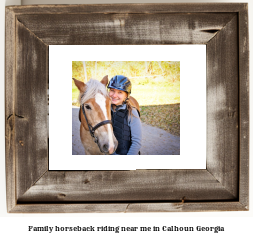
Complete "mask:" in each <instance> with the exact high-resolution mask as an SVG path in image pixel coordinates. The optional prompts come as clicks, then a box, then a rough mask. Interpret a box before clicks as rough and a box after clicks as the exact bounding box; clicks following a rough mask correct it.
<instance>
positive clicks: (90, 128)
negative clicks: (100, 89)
mask: <svg viewBox="0 0 253 238" xmlns="http://www.w3.org/2000/svg"><path fill="white" fill-rule="evenodd" d="M81 108H82V112H83V115H84V117H85V120H86V122H87V125H88V128H89V131H90V135H91V137H92V138H93V140H94V142H95V143H96V144H97V143H98V138H97V137H96V136H95V134H94V133H95V130H96V129H98V128H99V127H100V126H103V125H106V124H111V125H112V121H111V120H105V121H101V122H99V123H98V124H97V125H95V126H94V127H93V126H92V125H91V124H90V123H89V122H88V119H87V116H86V113H85V110H84V104H82V106H81ZM80 121H81V119H80Z"/></svg>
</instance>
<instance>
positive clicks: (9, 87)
mask: <svg viewBox="0 0 253 238" xmlns="http://www.w3.org/2000/svg"><path fill="white" fill-rule="evenodd" d="M247 17H248V16H247V4H233V3H231V4H223V3H222V4H216V3H215V4H213V3H211V4H145V5H143V4H126V5H125V4H124V5H121V4H118V5H57V6H53V5H48V6H20V7H7V8H6V19H7V20H6V22H7V23H6V52H7V54H6V171H7V174H6V178H7V202H8V208H7V209H8V211H9V212H22V213H24V212H27V213H34V212H35V213H44V212H162V211H163V212H168V211H173V212H182V211H226V210H228V211H230V210H231V211H232V210H233V211H237V210H248V209H249V208H248V203H249V200H248V194H249V191H248V183H249V180H248V176H249V174H248V172H249V171H248V165H249V132H248V131H249V105H248V100H249V92H248V90H249V86H248V82H249V61H248V54H249V52H248V51H249V48H248V26H247V23H248V18H247ZM182 43H183V44H185V43H187V44H207V126H208V127H207V170H137V171H47V169H48V168H47V163H48V160H47V157H48V151H47V149H48V148H47V146H48V145H47V139H48V132H47V113H48V111H47V87H48V45H49V44H57V45H58V44H104V45H107V44H116V45H119V44H182ZM189 156H190V157H191V158H192V156H193V155H189Z"/></svg>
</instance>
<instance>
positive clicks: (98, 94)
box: [73, 76, 118, 154]
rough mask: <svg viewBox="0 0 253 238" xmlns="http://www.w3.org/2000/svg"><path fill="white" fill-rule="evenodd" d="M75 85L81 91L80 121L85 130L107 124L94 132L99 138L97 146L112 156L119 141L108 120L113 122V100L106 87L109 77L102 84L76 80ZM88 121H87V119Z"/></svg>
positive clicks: (93, 81) (94, 81) (95, 81)
mask: <svg viewBox="0 0 253 238" xmlns="http://www.w3.org/2000/svg"><path fill="white" fill-rule="evenodd" d="M73 80H74V82H75V85H76V86H77V88H78V89H79V91H80V95H79V102H80V105H81V108H82V109H80V110H81V112H80V121H81V124H82V126H83V127H84V129H85V130H87V131H88V130H89V126H88V124H87V121H88V123H89V124H90V126H91V127H90V128H94V127H95V128H96V125H101V124H99V123H101V122H106V121H107V123H106V124H102V125H101V126H99V127H97V128H96V129H95V131H94V137H95V138H97V144H98V147H99V149H100V151H101V152H102V153H105V154H112V153H113V152H114V151H115V150H116V148H117V146H118V141H117V139H116V138H115V136H114V134H113V128H112V125H111V124H110V123H108V120H111V99H110V97H109V95H108V93H107V90H106V85H107V84H108V76H105V77H104V78H103V79H102V80H101V82H99V81H97V80H92V79H91V80H90V81H89V82H87V84H85V83H83V82H81V81H79V80H77V79H74V78H73ZM85 116H86V118H87V120H86V118H85Z"/></svg>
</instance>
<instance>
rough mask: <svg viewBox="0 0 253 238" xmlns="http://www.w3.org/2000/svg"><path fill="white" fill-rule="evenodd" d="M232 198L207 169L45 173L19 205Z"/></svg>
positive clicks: (20, 199) (20, 200)
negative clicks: (29, 203)
mask: <svg viewBox="0 0 253 238" xmlns="http://www.w3.org/2000/svg"><path fill="white" fill-rule="evenodd" d="M182 199H184V200H187V201H205V200H206V201H207V200H208V201H209V200H233V199H236V197H234V196H233V195H232V194H231V193H230V192H228V191H227V190H226V188H225V187H224V186H223V185H222V184H220V182H219V181H217V180H216V178H215V177H213V175H211V174H210V173H209V172H208V171H207V170H152V171H147V170H140V171H87V172H77V171H75V172H71V171H69V172H68V171H65V172H60V171H58V172H53V171H49V172H47V173H46V174H45V175H44V176H43V177H42V178H41V179H40V180H39V181H38V182H37V183H36V184H34V186H33V187H32V188H30V189H29V191H27V192H26V193H25V194H24V195H23V196H22V197H20V198H19V200H18V201H19V202H50V201H51V202H71V201H82V202H85V201H159V200H160V201H161V200H171V201H182Z"/></svg>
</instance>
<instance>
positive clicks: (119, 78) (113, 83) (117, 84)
mask: <svg viewBox="0 0 253 238" xmlns="http://www.w3.org/2000/svg"><path fill="white" fill-rule="evenodd" d="M107 88H114V89H118V90H121V91H124V92H126V93H128V94H130V93H131V88H132V84H131V82H130V80H129V79H128V78H127V77H126V76H124V75H115V76H114V77H112V78H111V80H110V82H109V84H108V86H107Z"/></svg>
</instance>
